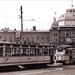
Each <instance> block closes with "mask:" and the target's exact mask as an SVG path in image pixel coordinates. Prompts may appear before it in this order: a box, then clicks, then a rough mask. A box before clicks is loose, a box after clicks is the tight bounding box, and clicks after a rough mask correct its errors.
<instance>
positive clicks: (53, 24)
mask: <svg viewBox="0 0 75 75" xmlns="http://www.w3.org/2000/svg"><path fill="white" fill-rule="evenodd" d="M51 26H52V27H57V26H58V21H56V19H55V18H54V21H53V22H52V25H51Z"/></svg>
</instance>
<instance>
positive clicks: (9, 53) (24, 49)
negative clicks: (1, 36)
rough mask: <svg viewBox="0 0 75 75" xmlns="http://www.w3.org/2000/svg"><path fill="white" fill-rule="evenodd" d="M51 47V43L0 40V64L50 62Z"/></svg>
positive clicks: (51, 60)
mask: <svg viewBox="0 0 75 75" xmlns="http://www.w3.org/2000/svg"><path fill="white" fill-rule="evenodd" d="M53 49H54V47H53V46H51V45H40V44H38V45H36V44H34V45H33V44H16V43H11V42H0V66H11V65H28V64H50V63H51V64H52V63H53Z"/></svg>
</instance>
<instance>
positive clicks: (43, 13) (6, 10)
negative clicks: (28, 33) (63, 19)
mask: <svg viewBox="0 0 75 75" xmlns="http://www.w3.org/2000/svg"><path fill="white" fill-rule="evenodd" d="M71 4H72V0H0V29H4V28H5V27H6V28H8V27H9V29H11V30H13V29H15V28H16V29H17V30H21V19H20V16H19V15H20V6H22V8H23V20H24V21H23V30H26V29H28V30H32V28H33V26H36V29H37V30H49V29H50V28H51V24H52V22H53V18H54V17H56V19H57V20H58V18H59V16H61V15H62V14H64V13H66V9H68V8H70V7H71ZM73 5H75V1H73ZM55 12H56V15H55ZM32 18H33V19H34V20H35V21H28V20H31V19H32Z"/></svg>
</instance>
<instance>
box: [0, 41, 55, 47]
mask: <svg viewBox="0 0 75 75" xmlns="http://www.w3.org/2000/svg"><path fill="white" fill-rule="evenodd" d="M0 45H15V46H18V45H22V46H39V47H40V46H41V47H42V46H46V47H47V46H49V47H54V46H53V45H50V44H21V43H16V42H4V41H0Z"/></svg>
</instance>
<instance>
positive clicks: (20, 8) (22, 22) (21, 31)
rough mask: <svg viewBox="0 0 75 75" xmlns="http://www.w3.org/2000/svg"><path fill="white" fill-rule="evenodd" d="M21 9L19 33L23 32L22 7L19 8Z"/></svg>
mask: <svg viewBox="0 0 75 75" xmlns="http://www.w3.org/2000/svg"><path fill="white" fill-rule="evenodd" d="M20 9H21V32H23V11H22V6H21V7H20Z"/></svg>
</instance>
